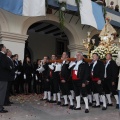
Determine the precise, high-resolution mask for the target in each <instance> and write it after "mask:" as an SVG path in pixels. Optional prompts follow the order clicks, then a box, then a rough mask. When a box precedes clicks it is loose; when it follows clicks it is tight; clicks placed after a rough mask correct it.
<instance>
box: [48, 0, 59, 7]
mask: <svg viewBox="0 0 120 120" xmlns="http://www.w3.org/2000/svg"><path fill="white" fill-rule="evenodd" d="M47 3H48V5H51V6H54V7H60V6H59V5H58V2H57V1H55V0H47Z"/></svg>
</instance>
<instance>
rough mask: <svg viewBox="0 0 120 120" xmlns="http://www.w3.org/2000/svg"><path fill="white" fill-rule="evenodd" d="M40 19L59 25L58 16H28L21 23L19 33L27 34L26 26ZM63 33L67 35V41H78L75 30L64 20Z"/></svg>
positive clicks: (72, 42)
mask: <svg viewBox="0 0 120 120" xmlns="http://www.w3.org/2000/svg"><path fill="white" fill-rule="evenodd" d="M40 21H47V22H50V23H52V24H54V25H56V26H59V19H58V17H56V16H55V15H46V16H45V17H36V18H28V19H27V20H26V21H25V22H24V23H23V25H22V26H23V27H22V31H21V33H22V34H24V35H26V34H27V30H28V28H29V27H30V26H31V25H32V24H34V23H36V22H40ZM64 32H65V34H66V35H67V37H68V39H69V43H70V44H71V45H72V44H75V43H77V42H76V41H79V40H78V39H79V37H78V35H77V33H76V32H75V30H74V29H73V28H72V26H70V24H69V23H66V22H65V29H64Z"/></svg>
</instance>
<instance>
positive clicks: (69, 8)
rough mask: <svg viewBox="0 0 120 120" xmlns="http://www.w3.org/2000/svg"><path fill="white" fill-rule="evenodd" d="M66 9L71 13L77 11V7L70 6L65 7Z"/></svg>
mask: <svg viewBox="0 0 120 120" xmlns="http://www.w3.org/2000/svg"><path fill="white" fill-rule="evenodd" d="M66 8H67V9H68V10H71V11H78V7H77V6H72V5H68V4H67V5H66Z"/></svg>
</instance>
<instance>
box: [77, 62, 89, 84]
mask: <svg viewBox="0 0 120 120" xmlns="http://www.w3.org/2000/svg"><path fill="white" fill-rule="evenodd" d="M89 76H90V70H89V65H88V63H86V62H84V61H83V62H82V63H81V64H80V65H79V67H78V73H77V77H78V78H79V79H80V80H81V81H82V83H86V81H88V79H89Z"/></svg>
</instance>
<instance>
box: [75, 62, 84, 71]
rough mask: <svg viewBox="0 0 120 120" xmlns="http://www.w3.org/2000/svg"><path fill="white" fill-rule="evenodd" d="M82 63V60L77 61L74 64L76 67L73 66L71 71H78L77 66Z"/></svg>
mask: <svg viewBox="0 0 120 120" xmlns="http://www.w3.org/2000/svg"><path fill="white" fill-rule="evenodd" d="M82 62H83V61H82V60H80V61H77V63H76V65H75V67H74V69H73V70H78V67H79V65H80V64H81V63H82Z"/></svg>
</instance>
